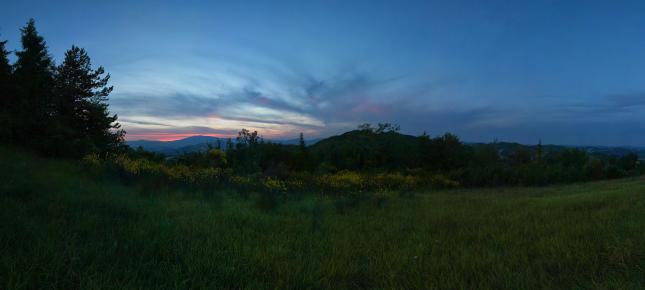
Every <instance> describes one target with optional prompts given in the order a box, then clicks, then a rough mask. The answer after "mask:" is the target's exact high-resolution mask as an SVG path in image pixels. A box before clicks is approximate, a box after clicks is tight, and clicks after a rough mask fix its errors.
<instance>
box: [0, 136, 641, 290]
mask: <svg viewBox="0 0 645 290" xmlns="http://www.w3.org/2000/svg"><path fill="white" fill-rule="evenodd" d="M0 174H1V176H0V289H199V288H201V289H205V288H206V289H211V288H246V289H265V288H270V289H274V288H275V289H290V288H298V289H303V288H315V289H318V288H333V289H343V288H345V289H346V288H350V289H351V288H385V289H392V288H396V289H590V288H591V289H643V288H645V272H644V271H643V270H644V269H643V267H644V262H645V179H641V178H638V179H625V180H616V181H607V182H595V183H587V184H575V185H566V186H551V187H544V188H499V189H481V190H452V191H437V192H427V193H420V194H417V195H416V196H414V197H413V198H402V197H392V198H389V199H388V200H387V201H386V202H385V204H384V206H382V207H378V206H376V203H374V202H373V201H372V200H367V201H365V202H363V203H361V204H360V205H359V206H357V207H356V208H351V209H349V210H347V211H346V212H345V213H344V214H339V213H337V211H336V210H335V208H334V200H329V199H323V198H319V197H314V196H309V197H303V198H301V199H299V200H292V201H288V202H286V203H284V204H282V205H281V206H279V207H278V208H276V209H275V210H272V211H263V210H260V209H258V207H257V206H256V200H255V199H256V198H255V197H254V196H251V197H250V198H248V199H244V198H241V197H239V195H238V194H235V193H233V192H220V193H209V194H196V193H184V192H179V191H163V192H151V191H150V190H145V189H142V188H140V187H137V186H133V185H130V186H127V185H123V184H121V183H119V182H116V181H114V180H110V179H109V178H92V177H90V175H89V174H86V173H85V172H83V169H82V168H81V167H80V166H78V165H76V164H74V163H73V162H69V161H56V160H47V159H39V158H35V157H31V156H30V155H28V154H25V153H18V152H13V151H12V150H11V149H7V148H0Z"/></svg>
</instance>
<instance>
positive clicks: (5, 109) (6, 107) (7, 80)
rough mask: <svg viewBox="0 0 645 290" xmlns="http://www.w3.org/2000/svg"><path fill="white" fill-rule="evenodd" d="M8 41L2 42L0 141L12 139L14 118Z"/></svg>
mask: <svg viewBox="0 0 645 290" xmlns="http://www.w3.org/2000/svg"><path fill="white" fill-rule="evenodd" d="M6 44H7V41H0V124H2V125H0V140H9V139H10V138H11V128H12V127H13V122H12V121H13V118H11V116H10V114H11V111H12V110H11V105H12V104H13V102H14V100H13V88H12V86H13V83H12V81H11V78H12V76H11V74H12V71H13V69H12V67H11V64H9V52H8V51H7V50H6V49H5V45H6Z"/></svg>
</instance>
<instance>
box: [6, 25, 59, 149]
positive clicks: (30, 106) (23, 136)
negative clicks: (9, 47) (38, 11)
mask: <svg viewBox="0 0 645 290" xmlns="http://www.w3.org/2000/svg"><path fill="white" fill-rule="evenodd" d="M21 32H22V36H21V43H22V50H20V51H17V52H16V55H17V56H18V60H17V61H16V64H15V70H14V73H13V76H14V80H15V85H16V95H17V98H18V100H17V101H16V102H15V108H14V112H15V113H14V116H15V117H16V119H17V122H18V124H17V126H16V127H15V128H14V136H15V137H16V138H17V139H18V141H19V142H21V143H23V144H26V145H30V146H33V147H37V148H40V149H45V148H43V146H45V144H43V142H40V140H38V139H39V138H47V137H48V136H49V133H50V130H49V129H51V128H50V125H51V124H52V122H51V121H52V120H51V119H52V115H53V114H52V111H53V108H52V106H51V104H52V102H51V97H52V96H51V89H52V82H53V72H54V61H53V60H52V58H51V57H50V55H49V52H48V51H47V44H46V43H45V40H44V39H43V37H42V36H40V35H39V34H38V32H37V31H36V24H35V21H34V20H33V19H30V20H29V22H27V25H25V27H23V28H22V29H21Z"/></svg>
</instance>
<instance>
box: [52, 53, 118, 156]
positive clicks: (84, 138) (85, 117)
mask: <svg viewBox="0 0 645 290" xmlns="http://www.w3.org/2000/svg"><path fill="white" fill-rule="evenodd" d="M104 73H105V72H104V69H103V67H98V68H97V69H96V70H94V69H92V64H91V60H90V57H89V56H88V55H87V52H86V51H85V49H82V48H79V47H76V46H72V48H71V49H69V50H68V51H67V52H65V59H64V61H63V63H62V64H61V65H60V66H58V67H57V69H56V76H55V82H54V83H55V86H54V96H55V106H56V124H57V130H56V133H57V134H56V135H55V138H54V140H53V141H54V142H55V143H57V144H59V147H58V148H59V149H62V151H60V153H61V154H64V155H78V154H86V153H88V152H93V151H112V150H115V149H116V148H117V147H118V146H119V145H121V143H122V142H123V135H124V134H125V132H124V131H123V130H120V125H119V123H117V122H116V121H117V116H116V115H110V112H109V111H108V104H107V100H108V95H109V94H110V92H112V87H111V86H108V85H107V84H108V81H109V80H110V75H109V74H107V75H105V76H104Z"/></svg>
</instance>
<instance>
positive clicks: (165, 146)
mask: <svg viewBox="0 0 645 290" xmlns="http://www.w3.org/2000/svg"><path fill="white" fill-rule="evenodd" d="M361 136H362V135H361V134H358V133H357V131H350V132H347V133H344V134H341V135H338V136H331V137H329V138H324V139H311V140H305V143H306V144H307V146H311V145H316V146H314V149H315V150H327V151H330V150H331V149H323V148H327V147H335V148H338V147H345V146H348V144H349V145H358V144H363V145H361V146H371V145H370V144H371V143H374V142H375V141H377V140H362V139H361V138H360V137H361ZM382 138H385V139H384V140H381V141H387V144H389V145H388V146H393V147H401V146H402V147H406V146H407V147H408V148H412V147H410V146H413V144H412V143H411V142H414V140H416V138H417V137H416V136H411V135H403V134H399V133H390V134H387V135H384V136H382ZM218 140H219V142H221V145H222V148H225V147H226V140H227V139H226V138H217V137H210V136H191V137H188V138H184V139H179V140H175V141H153V140H134V141H127V144H128V145H130V147H132V148H138V147H142V148H143V149H145V150H147V151H152V152H157V153H162V154H165V155H168V156H173V155H178V154H182V153H187V152H197V151H204V150H206V149H207V148H208V145H209V144H210V145H212V146H216V145H217V142H218ZM232 141H233V143H235V139H232ZM267 141H271V142H275V143H280V144H285V145H296V144H298V143H299V139H298V138H295V139H285V140H267ZM468 144H470V145H471V146H479V145H483V144H484V143H468ZM493 145H494V146H495V147H496V148H497V150H498V152H500V154H501V155H502V156H505V155H506V154H508V153H510V152H512V151H514V150H515V149H517V148H518V147H525V148H527V149H529V150H535V149H536V145H522V144H519V143H513V142H498V143H495V144H493ZM566 148H579V149H583V150H585V151H587V152H588V153H589V154H591V155H604V156H623V155H625V154H628V153H631V152H634V153H636V154H637V155H638V156H639V159H645V147H627V146H615V147H613V146H565V145H544V150H545V151H548V152H555V151H559V150H563V149H566ZM393 149H394V148H393ZM399 149H400V148H399ZM394 151H396V150H394ZM403 151H405V150H403Z"/></svg>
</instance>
